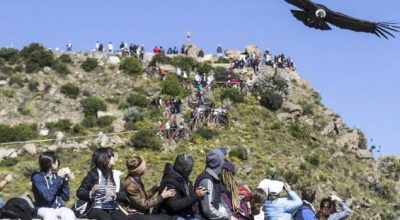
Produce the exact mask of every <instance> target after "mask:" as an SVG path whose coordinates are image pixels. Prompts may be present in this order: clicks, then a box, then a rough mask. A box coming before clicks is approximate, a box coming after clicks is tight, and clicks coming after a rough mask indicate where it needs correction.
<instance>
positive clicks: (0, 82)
mask: <svg viewBox="0 0 400 220" xmlns="http://www.w3.org/2000/svg"><path fill="white" fill-rule="evenodd" d="M7 84H8V83H7V80H0V86H6V85H7Z"/></svg>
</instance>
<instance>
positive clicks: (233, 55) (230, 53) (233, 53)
mask: <svg viewBox="0 0 400 220" xmlns="http://www.w3.org/2000/svg"><path fill="white" fill-rule="evenodd" d="M241 55H242V53H240V51H239V50H234V49H227V50H226V51H225V56H227V57H228V58H230V59H234V60H240V57H241Z"/></svg>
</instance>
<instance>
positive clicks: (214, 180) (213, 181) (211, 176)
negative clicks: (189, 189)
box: [195, 148, 236, 220]
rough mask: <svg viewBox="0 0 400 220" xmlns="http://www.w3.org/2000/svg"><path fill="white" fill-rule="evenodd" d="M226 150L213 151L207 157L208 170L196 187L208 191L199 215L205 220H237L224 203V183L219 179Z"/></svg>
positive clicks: (198, 178) (200, 176) (196, 183)
mask: <svg viewBox="0 0 400 220" xmlns="http://www.w3.org/2000/svg"><path fill="white" fill-rule="evenodd" d="M225 155H226V149H225V148H217V149H214V150H211V151H209V152H208V153H207V156H206V168H205V170H204V171H203V172H202V173H201V174H200V175H199V176H198V177H197V179H196V182H195V187H196V188H198V187H202V188H205V189H207V192H208V193H207V194H206V195H205V196H204V197H203V199H202V200H201V202H200V209H199V214H200V215H201V216H202V217H203V218H205V219H215V220H217V219H221V220H229V219H232V220H236V218H235V217H233V216H232V214H231V213H230V211H229V208H228V207H227V206H226V205H225V204H224V203H223V202H222V200H221V194H222V187H223V184H222V181H221V178H220V177H219V175H220V173H221V170H222V167H223V165H224V158H225Z"/></svg>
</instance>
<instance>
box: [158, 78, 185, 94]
mask: <svg viewBox="0 0 400 220" xmlns="http://www.w3.org/2000/svg"><path fill="white" fill-rule="evenodd" d="M161 93H162V94H164V95H167V96H170V97H180V98H183V97H185V96H186V95H187V91H186V90H185V88H183V86H182V85H181V83H180V81H179V79H178V77H177V76H176V75H169V76H167V78H165V80H164V81H162V82H161Z"/></svg>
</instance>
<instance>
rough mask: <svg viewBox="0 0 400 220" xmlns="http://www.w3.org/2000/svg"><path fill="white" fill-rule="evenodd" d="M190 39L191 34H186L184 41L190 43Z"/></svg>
mask: <svg viewBox="0 0 400 220" xmlns="http://www.w3.org/2000/svg"><path fill="white" fill-rule="evenodd" d="M191 38H192V33H190V31H188V32H186V40H187V42H189V43H190V41H191Z"/></svg>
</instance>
